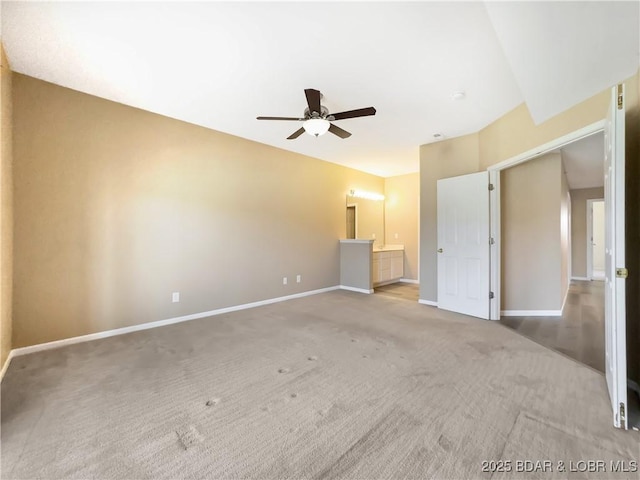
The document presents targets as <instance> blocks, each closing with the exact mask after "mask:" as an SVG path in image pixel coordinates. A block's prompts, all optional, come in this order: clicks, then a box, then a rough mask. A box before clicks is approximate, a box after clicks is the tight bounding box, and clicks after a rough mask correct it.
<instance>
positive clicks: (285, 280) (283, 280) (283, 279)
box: [282, 277, 287, 285]
mask: <svg viewBox="0 0 640 480" xmlns="http://www.w3.org/2000/svg"><path fill="white" fill-rule="evenodd" d="M282 284H283V285H286V284H287V277H282Z"/></svg>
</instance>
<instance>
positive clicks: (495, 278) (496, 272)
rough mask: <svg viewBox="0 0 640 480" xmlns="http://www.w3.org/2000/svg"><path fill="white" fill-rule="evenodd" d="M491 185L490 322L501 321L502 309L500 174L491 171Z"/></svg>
mask: <svg viewBox="0 0 640 480" xmlns="http://www.w3.org/2000/svg"><path fill="white" fill-rule="evenodd" d="M489 183H491V184H492V185H493V190H491V191H490V192H489V236H490V237H491V238H493V244H491V243H490V244H489V291H490V292H493V298H492V299H490V300H489V320H500V307H501V306H502V298H501V291H500V290H501V289H500V275H501V270H500V269H501V267H500V263H501V261H502V260H501V258H500V231H501V230H500V229H501V228H502V227H501V226H500V225H501V223H500V222H501V218H500V172H499V171H492V170H490V171H489Z"/></svg>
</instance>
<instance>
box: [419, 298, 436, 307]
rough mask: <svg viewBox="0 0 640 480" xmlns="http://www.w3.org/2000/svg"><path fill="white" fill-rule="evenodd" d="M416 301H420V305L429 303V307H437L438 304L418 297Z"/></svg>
mask: <svg viewBox="0 0 640 480" xmlns="http://www.w3.org/2000/svg"><path fill="white" fill-rule="evenodd" d="M418 303H421V304H422V305H429V306H430V307H437V306H438V302H432V301H431V300H423V299H421V298H420V299H419V300H418Z"/></svg>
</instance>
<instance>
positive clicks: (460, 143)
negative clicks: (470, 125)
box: [420, 74, 638, 302]
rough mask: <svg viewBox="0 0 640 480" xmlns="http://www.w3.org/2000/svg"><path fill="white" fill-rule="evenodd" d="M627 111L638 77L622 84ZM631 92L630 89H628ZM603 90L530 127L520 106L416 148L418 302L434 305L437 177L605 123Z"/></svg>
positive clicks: (635, 96)
mask: <svg viewBox="0 0 640 480" xmlns="http://www.w3.org/2000/svg"><path fill="white" fill-rule="evenodd" d="M624 83H625V84H626V85H627V87H628V90H632V92H631V93H630V94H629V95H627V109H628V110H631V111H634V110H635V109H636V108H637V107H638V74H636V75H635V76H634V77H632V78H630V79H627V80H625V82H624ZM629 87H630V88H629ZM609 97H610V90H609V89H607V90H605V91H603V92H601V93H599V94H597V95H594V96H593V97H591V98H590V99H588V100H585V101H584V102H582V103H580V104H578V105H576V106H574V107H573V108H571V109H569V110H567V111H565V112H563V113H561V114H559V115H557V116H555V117H553V118H551V119H549V120H547V121H546V122H543V123H541V124H539V125H535V124H534V123H533V120H532V119H531V116H530V115H529V112H528V110H527V107H526V105H524V104H522V105H520V106H519V107H517V108H515V109H514V110H512V111H510V112H509V113H507V114H505V115H504V116H502V117H500V118H499V119H497V120H496V121H495V122H493V123H491V124H490V125H488V126H487V127H485V128H484V129H482V130H480V131H479V132H478V133H475V134H471V135H466V136H463V137H457V138H452V139H450V140H445V141H443V142H438V143H430V144H427V145H422V146H421V147H420V298H421V299H423V300H428V301H433V302H436V301H437V300H438V296H437V288H436V279H437V271H436V246H435V244H436V238H437V236H436V225H437V224H436V213H435V212H436V206H435V198H436V182H437V180H439V179H440V178H446V177H452V176H455V175H463V174H466V173H474V172H478V171H480V170H485V169H486V168H487V167H489V166H491V165H495V164H496V163H500V162H502V161H504V160H507V159H509V158H512V157H514V156H515V155H518V154H520V153H523V152H526V151H528V150H531V149H533V148H535V147H537V146H539V145H542V144H544V143H547V142H550V141H551V140H554V139H557V138H559V137H562V136H563V135H566V134H568V133H571V132H574V131H576V130H578V129H580V128H582V127H585V126H587V125H591V124H592V123H595V122H597V121H600V120H602V119H604V118H605V116H606V112H607V106H608V104H609Z"/></svg>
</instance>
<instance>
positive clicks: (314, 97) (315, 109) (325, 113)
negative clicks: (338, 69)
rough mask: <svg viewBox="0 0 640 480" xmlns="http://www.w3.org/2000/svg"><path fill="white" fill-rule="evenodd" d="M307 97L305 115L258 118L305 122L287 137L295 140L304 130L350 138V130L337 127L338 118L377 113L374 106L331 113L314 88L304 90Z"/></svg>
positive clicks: (259, 118)
mask: <svg viewBox="0 0 640 480" xmlns="http://www.w3.org/2000/svg"><path fill="white" fill-rule="evenodd" d="M304 94H305V95H306V97H307V105H308V107H307V108H305V109H304V116H303V117H257V119H258V120H293V121H298V122H304V123H303V124H302V128H299V129H298V130H296V131H295V132H293V133H292V134H291V135H289V136H288V137H287V140H293V139H294V138H298V137H299V136H300V135H302V134H303V133H304V132H307V133H308V134H309V135H313V136H315V137H318V136H320V135H324V134H325V133H327V131H329V132H331V133H333V134H334V135H337V136H338V137H340V138H348V137H350V136H351V134H350V133H349V132H347V131H346V130H343V129H342V128H340V127H336V126H335V125H334V124H333V123H331V122H335V121H337V120H344V119H345V118H356V117H366V116H369V115H375V114H376V109H375V108H373V107H368V108H359V109H357V110H349V111H347V112H340V113H329V110H327V108H326V107H324V106H322V105H320V98H321V95H322V94H321V93H320V90H314V89H313V88H307V89H305V91H304Z"/></svg>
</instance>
